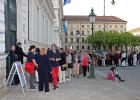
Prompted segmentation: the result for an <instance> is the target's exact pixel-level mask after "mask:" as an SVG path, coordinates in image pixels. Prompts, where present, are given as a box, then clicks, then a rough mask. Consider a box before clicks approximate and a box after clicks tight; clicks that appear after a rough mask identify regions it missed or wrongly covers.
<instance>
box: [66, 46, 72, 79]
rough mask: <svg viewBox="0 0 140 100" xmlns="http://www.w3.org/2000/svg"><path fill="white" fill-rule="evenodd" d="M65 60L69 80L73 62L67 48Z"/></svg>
mask: <svg viewBox="0 0 140 100" xmlns="http://www.w3.org/2000/svg"><path fill="white" fill-rule="evenodd" d="M66 61H67V64H68V70H67V75H68V79H67V80H68V81H70V80H71V77H72V68H73V63H72V54H71V51H70V49H69V48H67V56H66Z"/></svg>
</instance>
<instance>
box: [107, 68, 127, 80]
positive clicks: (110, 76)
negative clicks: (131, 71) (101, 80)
mask: <svg viewBox="0 0 140 100" xmlns="http://www.w3.org/2000/svg"><path fill="white" fill-rule="evenodd" d="M115 70H116V68H115V67H111V68H110V71H109V73H108V75H107V79H108V80H112V81H115V78H117V79H118V80H119V81H121V82H124V81H125V80H122V79H121V77H120V76H119V74H118V73H117V72H115Z"/></svg>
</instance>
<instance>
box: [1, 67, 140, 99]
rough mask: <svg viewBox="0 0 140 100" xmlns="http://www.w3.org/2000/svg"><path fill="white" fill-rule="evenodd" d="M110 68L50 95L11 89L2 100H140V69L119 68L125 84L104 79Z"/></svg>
mask: <svg viewBox="0 0 140 100" xmlns="http://www.w3.org/2000/svg"><path fill="white" fill-rule="evenodd" d="M107 71H108V68H98V69H97V70H96V77H97V78H96V79H87V78H83V77H80V78H78V79H72V81H70V82H67V83H65V84H61V85H59V89H57V90H55V91H54V90H52V86H50V87H51V89H50V90H51V91H50V92H49V93H44V92H38V91H37V90H29V91H28V92H26V95H25V96H24V95H23V94H22V90H21V88H20V86H18V87H11V88H10V89H9V91H10V92H9V93H8V94H7V95H6V97H4V98H3V99H2V100H140V86H139V84H140V77H138V76H139V75H140V74H139V72H140V68H135V69H134V68H133V69H132V68H119V69H118V71H119V73H120V74H121V75H122V76H124V77H125V80H126V81H125V82H118V81H116V82H112V81H108V80H105V79H104V76H105V74H106V73H107Z"/></svg>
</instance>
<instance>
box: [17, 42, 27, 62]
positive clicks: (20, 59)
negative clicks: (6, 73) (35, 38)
mask: <svg viewBox="0 0 140 100" xmlns="http://www.w3.org/2000/svg"><path fill="white" fill-rule="evenodd" d="M21 46H22V44H21V43H20V42H18V43H17V45H16V50H15V53H16V55H17V56H18V61H21V64H23V57H24V56H25V57H27V55H26V54H25V53H24V52H23V50H22V48H21Z"/></svg>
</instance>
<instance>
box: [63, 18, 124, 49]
mask: <svg viewBox="0 0 140 100" xmlns="http://www.w3.org/2000/svg"><path fill="white" fill-rule="evenodd" d="M64 20H67V24H68V33H67V36H66V35H65V34H64V33H63V34H62V47H63V48H67V47H70V48H72V49H74V50H81V49H84V50H92V47H91V45H89V44H88V43H87V41H86V38H87V37H88V36H89V35H91V34H92V32H91V23H90V21H89V17H88V16H64ZM126 24H127V21H124V20H122V19H120V18H118V17H115V16H105V17H104V16H96V21H95V23H94V31H98V30H103V29H104V26H105V30H115V31H119V32H125V31H126Z"/></svg>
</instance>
